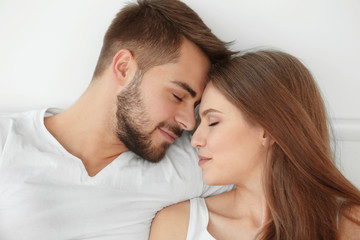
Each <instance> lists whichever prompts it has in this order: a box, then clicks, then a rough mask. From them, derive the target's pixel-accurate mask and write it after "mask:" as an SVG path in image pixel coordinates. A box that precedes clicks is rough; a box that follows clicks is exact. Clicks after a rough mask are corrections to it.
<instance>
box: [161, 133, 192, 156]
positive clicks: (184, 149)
mask: <svg viewBox="0 0 360 240" xmlns="http://www.w3.org/2000/svg"><path fill="white" fill-rule="evenodd" d="M166 154H167V155H168V154H171V155H173V154H175V155H177V154H186V155H191V157H194V156H195V157H196V156H197V151H196V149H194V148H193V147H192V146H191V135H190V133H189V132H184V133H183V134H182V135H181V137H179V138H177V139H176V140H175V142H174V143H173V144H172V145H171V146H170V147H169V149H168V150H167V152H166Z"/></svg>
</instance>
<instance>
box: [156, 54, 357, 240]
mask: <svg viewBox="0 0 360 240" xmlns="http://www.w3.org/2000/svg"><path fill="white" fill-rule="evenodd" d="M199 114H200V118H201V123H200V125H199V127H198V128H197V130H196V132H195V133H194V136H193V139H192V145H193V147H196V148H198V149H199V158H200V160H199V165H200V167H201V168H202V171H203V180H204V182H205V183H207V184H210V185H225V184H235V185H236V188H235V189H234V190H232V191H230V192H227V193H224V194H221V195H217V196H213V197H209V198H207V199H202V198H197V199H192V200H190V201H186V202H182V203H179V204H176V205H173V206H170V207H167V208H165V209H163V210H162V211H160V212H159V213H158V214H157V216H156V218H155V219H154V221H153V224H152V228H151V233H150V239H156V240H161V239H172V240H175V239H188V240H191V239H194V240H201V239H218V240H219V239H287V240H304V239H306V240H315V239H326V240H332V239H360V207H359V205H360V192H359V190H358V189H357V188H356V187H354V186H353V185H352V184H351V183H350V182H349V181H348V180H347V179H346V178H345V177H344V176H343V175H342V174H341V173H340V171H339V170H338V169H337V168H336V166H335V164H334V162H333V159H332V157H331V154H330V144H329V134H328V129H327V119H326V113H325V108H324V104H323V101H322V98H321V95H320V93H319V90H318V88H317V86H316V83H315V81H314V80H313V78H312V76H311V74H310V73H309V71H308V70H307V69H306V68H305V67H304V65H302V64H301V63H300V61H298V60H297V59H296V58H294V57H293V56H291V55H289V54H286V53H282V52H276V51H259V52H254V53H247V54H245V55H243V56H239V57H236V58H234V59H232V61H231V62H230V63H229V64H228V65H227V66H225V67H222V68H218V69H216V70H215V71H214V72H213V73H212V75H211V82H210V83H209V84H208V85H207V87H206V89H205V91H204V94H203V98H202V102H201V104H200V109H199Z"/></svg>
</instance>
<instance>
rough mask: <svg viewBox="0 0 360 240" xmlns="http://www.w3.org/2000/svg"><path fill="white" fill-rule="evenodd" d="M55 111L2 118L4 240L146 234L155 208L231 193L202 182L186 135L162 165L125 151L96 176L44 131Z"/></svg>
mask: <svg viewBox="0 0 360 240" xmlns="http://www.w3.org/2000/svg"><path fill="white" fill-rule="evenodd" d="M56 113H58V112H57V111H55V110H54V109H49V110H40V111H30V112H23V113H13V114H3V115H0V239H2V240H22V239H26V240H30V239H36V240H41V239H46V240H52V239H59V240H60V239H61V240H64V239H101V240H105V239H106V240H109V239H126V240H131V239H136V240H141V239H148V233H149V229H150V225H151V221H152V219H153V217H154V216H155V214H156V212H157V211H158V210H160V209H162V208H163V207H165V206H168V205H170V204H173V203H176V202H179V201H184V200H187V199H191V198H194V197H198V196H208V195H212V194H215V193H216V194H217V193H220V192H222V191H227V190H230V188H231V187H232V186H226V187H209V186H207V185H204V184H203V182H202V180H201V169H200V168H199V167H198V166H197V161H198V158H197V152H196V150H194V149H193V148H192V147H191V145H190V136H189V134H188V133H184V134H183V136H182V137H181V138H178V139H177V140H176V141H175V143H174V144H172V146H171V147H170V148H169V149H168V151H167V154H166V156H165V157H164V159H163V160H162V161H161V162H159V163H151V162H148V161H145V160H143V159H141V158H140V157H139V156H137V155H136V154H134V153H132V152H130V151H128V152H125V153H122V154H121V155H120V156H119V157H117V158H116V159H115V160H114V161H113V162H111V163H110V164H109V165H108V166H106V167H105V168H104V169H103V170H101V172H99V173H98V174H97V175H96V176H94V177H89V175H88V174H87V172H86V170H85V167H84V165H83V163H82V161H81V160H80V159H78V158H76V157H75V156H73V155H71V154H70V153H69V152H67V151H66V150H65V149H64V148H63V147H62V146H61V145H60V144H59V142H57V141H56V139H55V138H54V137H53V136H52V135H51V134H50V133H49V132H48V131H47V129H46V128H45V125H44V116H49V115H53V114H56Z"/></svg>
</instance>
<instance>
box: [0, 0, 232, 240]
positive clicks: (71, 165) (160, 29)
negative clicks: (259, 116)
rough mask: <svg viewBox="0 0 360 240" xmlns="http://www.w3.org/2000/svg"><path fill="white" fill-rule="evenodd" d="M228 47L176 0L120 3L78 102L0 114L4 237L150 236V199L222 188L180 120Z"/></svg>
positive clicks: (191, 122)
mask: <svg viewBox="0 0 360 240" xmlns="http://www.w3.org/2000/svg"><path fill="white" fill-rule="evenodd" d="M231 54H232V52H230V51H229V50H227V49H226V47H225V45H224V43H223V42H221V41H220V40H219V39H217V38H216V37H215V36H214V35H213V34H212V33H211V31H210V30H209V29H208V28H207V27H206V26H205V25H204V23H203V22H202V21H201V19H200V18H199V17H198V16H197V15H196V13H194V12H193V11H192V10H191V9H190V8H189V7H187V6H186V5H185V4H184V3H182V2H180V1H165V0H154V1H139V2H138V4H131V5H129V6H127V7H125V8H124V9H122V10H121V11H120V12H119V13H118V15H117V16H116V18H115V19H114V20H113V22H112V24H111V25H110V27H109V29H108V31H107V33H106V35H105V38H104V45H103V48H102V50H101V53H100V57H99V60H98V64H97V67H96V69H95V72H94V77H93V79H92V82H91V84H90V86H89V87H88V89H87V90H86V91H85V93H84V94H83V95H82V96H81V97H80V98H79V99H78V101H77V102H75V103H74V104H73V105H72V106H71V107H70V108H68V109H67V110H65V111H63V112H61V111H58V110H55V109H44V110H41V111H31V112H25V113H17V114H11V115H2V116H1V117H0V239H17V240H20V239H47V240H50V239H147V237H148V233H149V227H150V224H151V221H152V218H153V217H154V215H155V213H156V212H157V211H158V210H160V209H162V208H163V207H165V206H167V205H170V204H173V203H175V202H179V201H183V200H186V199H189V198H193V197H197V196H199V195H202V196H208V195H211V194H215V193H218V192H220V191H225V190H227V189H229V188H230V187H217V188H210V187H208V186H205V185H204V184H203V183H202V181H201V172H200V169H199V168H198V167H197V153H196V152H195V150H193V149H192V148H191V146H190V142H189V134H188V133H186V132H184V133H183V130H191V129H193V128H194V127H195V117H194V107H195V106H196V105H197V103H198V102H199V101H200V97H201V94H202V91H203V88H204V86H205V83H206V78H207V73H208V71H209V69H210V67H211V64H217V63H221V62H224V61H227V59H228V58H229V57H230V55H231ZM181 135H183V136H182V137H180V136H181ZM173 143H174V144H173ZM170 145H172V146H171V147H169V146H170Z"/></svg>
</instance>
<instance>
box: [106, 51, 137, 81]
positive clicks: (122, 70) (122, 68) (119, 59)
mask: <svg viewBox="0 0 360 240" xmlns="http://www.w3.org/2000/svg"><path fill="white" fill-rule="evenodd" d="M134 65H136V64H135V60H134V56H133V54H132V53H131V52H130V51H129V50H127V49H121V50H119V51H118V52H117V53H116V54H115V56H114V58H113V61H112V65H111V67H112V73H113V77H114V79H115V80H116V81H117V83H118V84H120V85H122V86H125V85H126V84H127V82H128V81H129V78H131V76H132V74H131V73H132V71H134Z"/></svg>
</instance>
